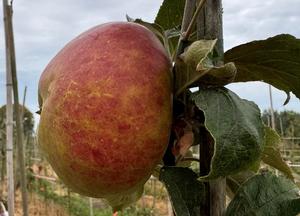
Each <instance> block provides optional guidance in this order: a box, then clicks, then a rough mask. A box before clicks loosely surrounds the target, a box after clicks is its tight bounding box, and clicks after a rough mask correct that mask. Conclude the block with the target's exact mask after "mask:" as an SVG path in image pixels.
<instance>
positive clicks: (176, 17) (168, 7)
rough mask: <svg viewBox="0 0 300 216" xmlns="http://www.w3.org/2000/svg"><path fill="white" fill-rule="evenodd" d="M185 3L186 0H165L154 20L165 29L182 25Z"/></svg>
mask: <svg viewBox="0 0 300 216" xmlns="http://www.w3.org/2000/svg"><path fill="white" fill-rule="evenodd" d="M184 5H185V0H164V1H163V3H162V5H161V6H160V9H159V11H158V13H157V16H156V18H155V21H154V22H155V23H156V24H158V25H160V26H162V27H163V29H165V30H166V29H173V28H175V27H177V26H180V25H181V22H182V17H183V12H184Z"/></svg>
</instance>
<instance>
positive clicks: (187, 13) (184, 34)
mask: <svg viewBox="0 0 300 216" xmlns="http://www.w3.org/2000/svg"><path fill="white" fill-rule="evenodd" d="M205 2H206V0H201V1H200V2H199V4H198V6H197V9H196V11H195V13H194V15H193V17H192V18H191V14H192V12H193V9H194V6H195V4H196V3H195V1H193V0H187V1H186V4H185V7H184V14H183V19H182V25H181V36H180V38H179V41H178V45H177V50H176V54H175V56H174V57H173V60H174V61H175V60H176V58H177V57H178V56H179V55H180V54H181V53H182V52H183V49H184V46H183V44H184V42H185V41H187V40H188V39H189V37H190V35H191V33H192V29H193V26H194V24H195V22H196V19H197V16H198V14H199V13H200V11H201V9H202V7H203V5H204V3H205ZM187 23H189V24H188V25H187Z"/></svg>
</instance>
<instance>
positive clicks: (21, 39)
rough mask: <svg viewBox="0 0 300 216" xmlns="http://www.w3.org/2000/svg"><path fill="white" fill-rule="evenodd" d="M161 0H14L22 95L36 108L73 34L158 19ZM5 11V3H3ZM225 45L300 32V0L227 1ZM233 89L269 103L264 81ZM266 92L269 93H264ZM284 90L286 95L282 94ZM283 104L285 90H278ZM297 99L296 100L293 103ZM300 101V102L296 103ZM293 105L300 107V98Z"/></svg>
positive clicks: (0, 59)
mask: <svg viewBox="0 0 300 216" xmlns="http://www.w3.org/2000/svg"><path fill="white" fill-rule="evenodd" d="M161 3H162V0H152V1H144V0H132V1H117V0H110V1H95V0H51V1H46V0H30V1H27V0H18V1H14V32H15V42H16V55H17V68H18V76H19V83H20V88H19V91H20V93H21V95H22V92H23V88H24V86H25V85H27V86H28V99H27V105H28V106H29V108H30V109H31V111H36V109H37V107H38V105H37V85H38V80H39V76H40V74H41V72H42V71H43V69H44V68H45V67H46V65H47V63H48V62H49V61H50V59H51V58H53V57H54V55H55V54H56V53H57V52H58V51H59V50H60V49H61V48H62V47H63V46H64V45H65V44H66V43H67V42H68V41H70V40H71V39H72V38H74V37H76V36H77V35H78V34H80V33H81V32H83V31H85V30H87V29H89V28H91V27H92V26H95V25H98V24H101V23H104V22H110V21H125V15H126V14H128V15H130V16H131V17H134V18H143V19H144V20H146V21H150V22H151V21H153V20H154V18H155V15H156V12H157V11H158V9H159V6H160V5H161ZM0 5H1V6H0V11H2V4H0ZM223 6H224V38H225V40H224V41H225V48H226V49H228V48H231V47H233V46H236V45H238V44H240V43H244V42H248V41H251V40H254V39H264V38H267V37H270V36H273V35H275V34H279V33H290V34H293V35H295V36H297V37H300V29H299V28H297V26H298V23H300V13H299V12H298V9H299V8H300V1H299V0H265V1H260V0H253V1H247V2H245V1H240V0H224V1H223ZM3 35H4V33H3V22H0V53H1V54H0V105H1V104H4V103H5V73H4V71H5V58H4V37H3ZM230 88H232V89H233V90H235V91H236V92H237V93H238V94H240V95H241V96H243V97H245V98H248V99H251V100H254V101H256V102H257V103H258V104H259V105H260V106H261V107H262V108H266V107H268V99H267V97H268V94H267V87H266V86H265V85H262V84H233V85H230ZM262 92H264V93H262ZM282 95H283V96H282ZM274 98H275V100H276V103H277V101H278V104H280V105H278V106H277V105H276V107H278V108H280V106H281V104H282V103H283V101H284V100H285V96H284V94H282V93H280V92H279V91H275V90H274ZM294 101H295V102H294ZM297 103H298V104H297ZM291 104H296V105H289V106H290V108H291V109H296V110H298V111H300V106H299V100H296V99H293V100H292V103H291Z"/></svg>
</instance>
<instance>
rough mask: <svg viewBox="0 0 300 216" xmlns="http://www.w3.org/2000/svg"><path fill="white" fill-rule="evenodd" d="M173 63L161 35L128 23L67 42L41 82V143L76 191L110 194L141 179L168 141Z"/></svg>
mask: <svg viewBox="0 0 300 216" xmlns="http://www.w3.org/2000/svg"><path fill="white" fill-rule="evenodd" d="M170 68H171V63H170V59H169V57H168V56H167V54H166V52H165V49H164V48H163V46H162V45H161V43H160V41H159V40H158V39H157V38H156V36H155V35H154V34H153V33H152V32H151V31H149V30H148V29H146V28H145V27H143V26H141V25H139V24H134V23H125V22H112V23H107V24H103V25H99V26H96V27H94V28H92V29H90V30H88V31H86V32H84V33H82V34H81V35H79V36H78V37H76V38H75V39H74V40H72V41H71V42H70V43H68V44H67V45H66V46H65V47H64V48H63V49H62V50H61V51H60V52H59V53H58V54H57V55H56V56H55V57H54V58H53V59H52V60H51V62H50V63H49V64H48V66H47V67H46V69H45V70H44V72H43V73H42V75H41V78H40V81H39V102H40V107H41V118H40V123H39V128H38V143H39V146H40V148H41V150H42V152H43V153H44V155H45V156H46V158H47V160H48V161H49V162H50V164H51V165H52V167H53V169H54V170H55V172H56V173H57V175H58V176H59V177H60V178H61V179H62V180H63V182H64V183H65V184H66V185H67V186H69V187H70V188H71V189H73V190H74V191H76V192H78V193H80V194H83V195H87V196H91V197H107V196H113V195H116V194H122V193H125V194H126V193H129V192H131V191H134V190H135V188H137V187H138V186H140V185H143V184H144V183H145V182H146V180H147V179H148V178H149V176H150V175H151V172H152V171H153V169H154V167H155V166H156V164H157V163H159V162H160V161H161V159H162V156H163V154H164V152H165V150H166V148H167V144H168V139H169V133H170V125H171V115H172V111H171V110H172V93H171V92H172V89H171V71H170Z"/></svg>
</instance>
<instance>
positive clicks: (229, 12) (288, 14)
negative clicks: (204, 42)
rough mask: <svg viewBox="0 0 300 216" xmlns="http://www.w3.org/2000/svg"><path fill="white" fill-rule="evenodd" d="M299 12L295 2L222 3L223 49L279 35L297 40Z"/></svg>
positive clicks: (232, 1) (278, 0) (287, 0)
mask: <svg viewBox="0 0 300 216" xmlns="http://www.w3.org/2000/svg"><path fill="white" fill-rule="evenodd" d="M299 8H300V1H299V0H265V1H258V0H256V1H247V2H245V1H239V0H225V1H224V36H225V37H224V41H225V42H224V43H225V48H226V49H229V48H231V47H233V46H236V45H238V44H241V43H245V42H249V41H251V40H258V39H266V38H268V37H270V36H274V35H276V34H282V33H289V34H292V35H295V36H297V37H300V29H299V28H296V26H298V23H299V22H300V13H299Z"/></svg>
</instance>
